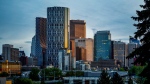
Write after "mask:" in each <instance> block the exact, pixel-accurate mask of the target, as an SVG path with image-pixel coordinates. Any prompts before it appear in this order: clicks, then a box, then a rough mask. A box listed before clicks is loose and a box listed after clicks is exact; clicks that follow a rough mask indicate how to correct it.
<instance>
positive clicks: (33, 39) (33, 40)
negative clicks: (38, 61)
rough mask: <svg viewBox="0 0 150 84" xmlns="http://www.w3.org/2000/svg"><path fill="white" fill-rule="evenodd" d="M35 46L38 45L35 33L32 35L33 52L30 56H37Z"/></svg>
mask: <svg viewBox="0 0 150 84" xmlns="http://www.w3.org/2000/svg"><path fill="white" fill-rule="evenodd" d="M35 46H36V37H35V35H34V36H33V37H32V43H31V54H30V56H31V57H33V56H35V53H36V52H35Z"/></svg>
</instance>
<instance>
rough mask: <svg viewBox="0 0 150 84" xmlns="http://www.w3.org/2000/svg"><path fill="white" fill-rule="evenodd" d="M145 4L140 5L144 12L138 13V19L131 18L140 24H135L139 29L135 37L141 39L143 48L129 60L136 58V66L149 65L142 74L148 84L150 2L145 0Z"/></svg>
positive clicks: (149, 75)
mask: <svg viewBox="0 0 150 84" xmlns="http://www.w3.org/2000/svg"><path fill="white" fill-rule="evenodd" d="M144 3H145V4H144V5H140V7H141V8H142V10H141V11H136V14H137V17H131V18H132V19H133V20H135V21H137V22H138V23H137V24H134V26H135V27H136V28H137V31H136V32H135V36H134V37H135V38H138V39H140V42H141V45H142V46H140V47H139V48H137V49H135V51H133V52H132V53H131V54H129V56H127V58H133V57H134V56H136V58H137V59H136V60H135V62H134V64H137V63H138V64H141V65H147V66H146V67H145V68H144V70H143V71H142V72H141V74H140V76H142V77H145V78H146V81H145V84H146V82H147V83H149V82H150V0H144Z"/></svg>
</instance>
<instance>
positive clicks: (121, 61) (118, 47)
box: [112, 41, 126, 67]
mask: <svg viewBox="0 0 150 84" xmlns="http://www.w3.org/2000/svg"><path fill="white" fill-rule="evenodd" d="M112 46H113V49H112V53H113V58H114V59H115V60H116V61H117V65H118V66H120V67H124V66H125V65H126V64H125V59H126V57H125V56H126V43H124V42H121V41H112Z"/></svg>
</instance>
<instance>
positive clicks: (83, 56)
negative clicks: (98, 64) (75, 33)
mask: <svg viewBox="0 0 150 84" xmlns="http://www.w3.org/2000/svg"><path fill="white" fill-rule="evenodd" d="M93 43H94V42H93V39H91V38H80V39H75V47H76V60H83V61H93V54H94V53H93V48H94V45H93Z"/></svg>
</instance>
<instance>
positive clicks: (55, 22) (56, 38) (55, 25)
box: [46, 7, 70, 67]
mask: <svg viewBox="0 0 150 84" xmlns="http://www.w3.org/2000/svg"><path fill="white" fill-rule="evenodd" d="M69 11H70V10H69V8H66V7H48V8H47V39H46V40H47V41H46V43H47V50H46V59H47V60H46V64H52V65H53V66H55V67H58V52H59V50H60V48H66V49H69V37H70V33H69V32H70V28H69V25H70V21H69V20H70V12H69Z"/></svg>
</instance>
